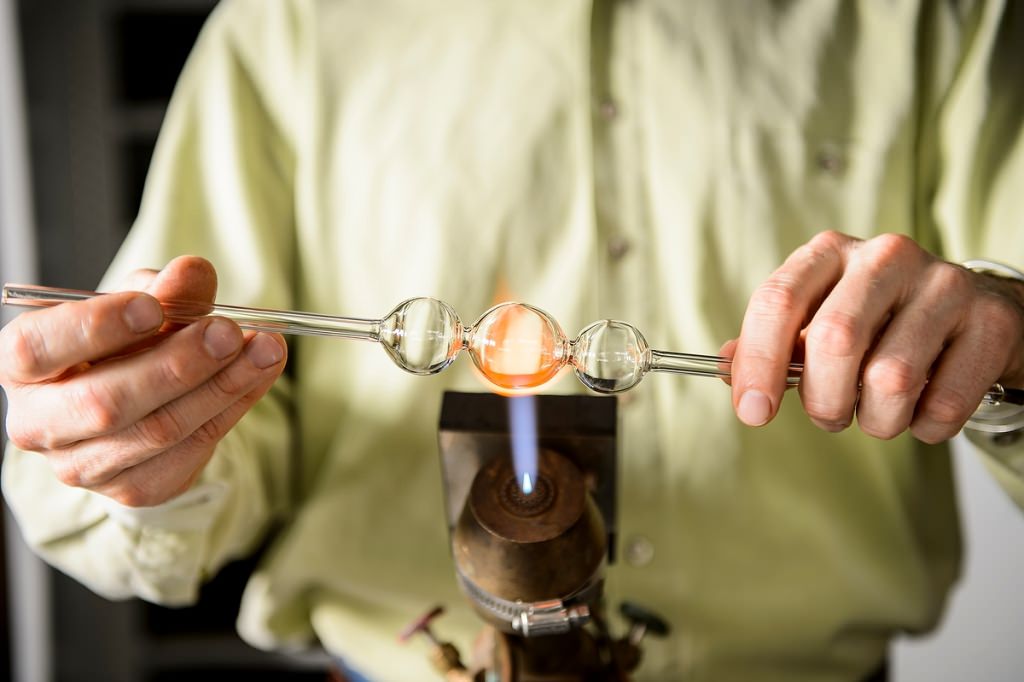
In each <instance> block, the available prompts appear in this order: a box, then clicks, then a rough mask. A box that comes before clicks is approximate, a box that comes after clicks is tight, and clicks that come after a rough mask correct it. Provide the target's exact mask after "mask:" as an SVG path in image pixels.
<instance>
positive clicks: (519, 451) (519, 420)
mask: <svg viewBox="0 0 1024 682" xmlns="http://www.w3.org/2000/svg"><path fill="white" fill-rule="evenodd" d="M508 422H509V431H510V432H511V436H512V464H513V466H514V467H515V470H516V480H517V481H519V484H520V487H521V488H522V490H523V493H525V494H526V495H529V494H530V493H532V492H533V486H534V482H535V481H536V480H537V404H536V401H535V400H534V398H533V396H532V395H522V396H515V397H512V398H509V399H508Z"/></svg>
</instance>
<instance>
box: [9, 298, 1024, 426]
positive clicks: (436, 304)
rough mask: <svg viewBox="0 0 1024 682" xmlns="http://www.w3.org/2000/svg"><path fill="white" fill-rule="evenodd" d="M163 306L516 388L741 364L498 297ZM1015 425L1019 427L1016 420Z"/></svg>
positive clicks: (1006, 395) (991, 415)
mask: <svg viewBox="0 0 1024 682" xmlns="http://www.w3.org/2000/svg"><path fill="white" fill-rule="evenodd" d="M97 295H99V294H97V293H96V292H91V291H76V290H72V289H54V288H50V287H39V286H23V285H12V284H8V285H5V286H4V288H3V299H2V301H3V303H4V304H7V305H17V306H29V307H49V306H54V305H59V304H61V303H67V302H73V301H81V300H85V299H88V298H92V297H93V296H97ZM161 305H162V306H163V309H164V314H165V316H166V319H167V320H168V321H170V322H176V323H180V324H188V323H190V322H194V321H196V320H198V319H200V318H202V317H205V316H207V315H218V316H222V317H226V318H228V319H231V320H234V321H235V322H237V323H238V324H239V326H240V327H242V328H243V329H249V330H255V331H265V332H277V333H281V334H303V335H312V336H329V337H339V338H349V339H362V340H366V341H376V342H378V343H380V345H381V346H382V347H383V348H384V350H385V351H386V352H387V353H388V355H389V356H390V357H391V359H392V360H393V361H394V363H395V364H396V365H398V366H399V367H401V368H402V369H404V370H406V371H407V372H411V373H413V374H436V373H438V372H440V371H442V370H444V369H445V368H446V367H448V365H450V364H451V363H452V362H453V361H454V360H455V358H456V357H457V356H458V354H459V353H460V352H461V351H462V350H463V349H467V350H468V352H469V355H470V357H471V358H472V360H473V363H474V364H475V365H476V366H477V368H478V369H479V370H480V372H481V373H482V374H483V375H484V377H485V378H487V380H488V381H490V382H492V383H493V384H494V385H495V386H498V387H499V388H503V389H506V390H521V389H532V388H537V387H540V386H543V385H544V384H546V383H547V382H549V381H551V380H552V379H553V378H554V377H555V376H556V375H557V374H558V373H559V371H560V370H561V369H562V368H563V367H567V366H570V367H572V368H573V370H574V372H575V373H576V376H577V378H579V380H580V381H581V382H582V383H583V384H584V385H586V386H587V387H588V388H590V389H592V390H594V391H596V392H598V393H620V392H622V391H627V390H629V389H631V388H633V387H634V386H636V385H637V384H639V383H640V381H641V380H642V379H643V377H644V376H645V375H646V374H647V373H648V372H667V373H672V374H688V375H693V376H707V377H717V378H720V379H728V378H729V377H730V375H731V367H732V361H731V360H730V359H728V358H724V357H721V356H717V355H697V354H692V353H677V352H669V351H662V350H654V349H652V348H651V347H650V346H649V345H648V343H647V340H646V339H645V338H644V337H643V334H641V333H640V330H638V329H637V328H636V327H634V326H633V325H631V324H628V323H626V322H620V321H618V320H600V321H598V322H594V323H593V324H591V325H589V326H587V327H586V328H584V329H583V331H581V332H580V333H579V335H578V336H577V337H576V338H575V339H572V340H569V338H568V337H567V336H566V334H565V332H564V331H562V328H561V327H560V326H559V324H558V322H556V321H555V319H554V318H553V317H551V315H549V314H548V313H546V312H545V311H543V310H541V309H540V308H536V307H534V306H531V305H527V304H524V303H501V304H499V305H496V306H494V307H493V308H491V309H490V310H488V311H487V312H485V313H484V314H483V315H481V316H480V317H479V318H478V319H477V321H476V322H475V323H474V324H473V325H472V326H470V327H464V326H463V325H462V322H461V320H460V319H459V316H458V314H457V313H456V312H455V310H454V309H452V307H451V306H449V305H448V304H446V303H444V302H442V301H439V300H437V299H434V298H425V297H421V298H411V299H408V300H406V301H403V302H401V303H399V304H398V305H397V306H396V307H395V308H394V310H392V311H391V312H390V313H388V315H386V316H385V317H383V318H381V319H368V318H358V317H340V316H334V315H321V314H317V313H307V312H297V311H290V310H270V309H263V308H243V307H240V306H231V305H223V304H220V303H200V302H194V301H162V302H161ZM802 371H803V365H801V364H799V363H792V364H790V365H789V371H788V375H787V377H786V383H787V384H788V385H789V386H796V385H797V384H799V383H800V375H801V373H802ZM970 423H971V425H972V426H974V427H975V428H979V429H981V430H986V431H996V432H999V431H1009V430H1013V429H1015V428H1019V427H1020V426H1024V390H1021V389H1011V388H1006V387H1003V386H1001V385H999V384H995V385H993V386H992V387H991V388H990V389H989V391H988V392H987V393H986V394H985V398H984V400H983V401H982V404H981V407H980V408H979V410H978V412H976V413H975V417H974V418H973V419H972V422H970ZM1011 423H1012V424H1015V426H1009V427H1008V426H1007V424H1011Z"/></svg>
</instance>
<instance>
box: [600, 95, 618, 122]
mask: <svg viewBox="0 0 1024 682" xmlns="http://www.w3.org/2000/svg"><path fill="white" fill-rule="evenodd" d="M597 115H598V116H600V117H601V118H602V119H604V120H605V121H614V120H615V119H616V118H618V117H619V105H618V104H616V103H615V100H613V99H612V98H611V97H604V98H602V99H601V100H600V101H599V102H598V103H597Z"/></svg>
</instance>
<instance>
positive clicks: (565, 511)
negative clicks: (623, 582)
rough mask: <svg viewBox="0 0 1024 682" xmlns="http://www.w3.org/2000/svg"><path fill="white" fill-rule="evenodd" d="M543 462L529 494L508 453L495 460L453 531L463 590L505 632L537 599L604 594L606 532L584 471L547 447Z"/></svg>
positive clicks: (569, 600) (567, 601) (579, 598)
mask: <svg viewBox="0 0 1024 682" xmlns="http://www.w3.org/2000/svg"><path fill="white" fill-rule="evenodd" d="M538 464H539V466H538V469H537V480H536V482H535V484H534V491H533V492H532V493H529V494H527V493H524V492H523V491H522V489H521V488H520V487H519V482H518V480H517V479H516V474H515V471H514V470H513V467H512V463H511V458H510V457H495V458H493V459H491V460H490V461H489V462H488V463H487V464H486V465H485V466H484V467H483V468H481V469H480V471H479V472H477V475H476V477H475V478H474V480H473V484H472V487H471V489H470V492H469V495H468V498H467V500H466V505H465V507H464V509H463V511H462V514H461V515H460V517H459V520H458V523H457V524H456V527H455V532H454V537H453V553H454V556H455V562H456V567H457V569H458V573H459V577H460V580H461V582H462V585H463V588H464V590H465V591H466V592H467V593H468V595H469V596H470V598H471V601H472V602H473V604H474V606H475V607H476V608H477V611H478V612H479V613H480V614H481V616H483V617H484V618H485V619H486V620H488V621H489V622H491V623H492V624H495V625H497V626H498V627H500V628H501V629H503V630H505V631H511V630H513V629H515V628H516V627H518V626H516V625H514V623H515V622H517V618H519V617H520V616H521V613H520V612H522V611H524V610H529V609H530V608H532V607H533V606H535V605H536V604H538V603H541V602H543V603H545V604H549V603H551V602H561V603H562V604H566V605H568V604H571V603H585V602H586V601H587V600H588V599H589V598H590V596H591V592H593V594H595V595H596V594H597V593H599V592H600V589H599V585H600V580H601V568H602V566H603V564H604V557H605V554H606V544H605V537H606V535H605V530H604V524H603V522H602V519H601V514H600V512H599V511H598V509H597V506H596V505H595V504H594V501H593V500H592V499H591V497H590V495H589V494H588V492H587V489H586V484H585V479H584V476H583V474H582V473H581V472H580V470H579V468H577V466H576V465H575V464H573V462H572V461H570V460H569V459H568V458H566V457H563V456H562V455H560V454H558V453H556V452H554V451H552V450H541V452H540V461H539V463H538ZM567 608H568V607H567ZM567 617H568V616H567Z"/></svg>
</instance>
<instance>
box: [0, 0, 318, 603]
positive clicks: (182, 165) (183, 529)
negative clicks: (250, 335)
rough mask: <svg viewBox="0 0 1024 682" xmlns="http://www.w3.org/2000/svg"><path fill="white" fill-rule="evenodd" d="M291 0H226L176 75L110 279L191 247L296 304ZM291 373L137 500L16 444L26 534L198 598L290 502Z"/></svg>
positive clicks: (119, 577) (250, 292)
mask: <svg viewBox="0 0 1024 682" xmlns="http://www.w3.org/2000/svg"><path fill="white" fill-rule="evenodd" d="M301 23H302V22H301V21H300V20H299V18H298V12H297V11H296V9H295V7H294V6H293V4H292V3H285V2H278V1H277V0H249V1H248V2H227V3H222V4H221V5H220V6H219V7H218V9H217V10H216V11H215V12H214V14H213V15H212V16H211V18H210V20H209V21H208V22H207V25H206V26H205V27H204V29H203V31H202V34H201V36H200V38H199V40H198V42H197V44H196V46H195V48H194V49H193V52H192V54H191V56H190V58H189V61H188V63H187V65H186V67H185V69H184V71H183V73H182V76H181V78H180V80H179V83H178V85H177V87H176V89H175V93H174V96H173V98H172V101H171V104H170V107H169V109H168V113H167V118H166V120H165V122H164V125H163V128H162V130H161V135H160V140H159V142H158V144H157V148H156V150H155V153H154V158H153V163H152V166H151V170H150V174H149V177H148V178H147V182H146V191H145V194H144V197H143V203H142V207H141V210H140V214H139V216H138V219H137V221H136V223H135V225H134V227H133V229H132V232H131V233H130V235H129V236H128V238H127V240H126V241H125V243H124V245H123V247H122V249H121V250H120V252H119V254H118V255H117V257H116V258H115V260H114V263H113V265H112V266H111V268H110V270H109V272H108V274H107V276H106V278H105V280H104V283H103V284H102V285H101V288H104V287H110V286H111V285H113V284H114V283H116V282H118V281H120V280H121V279H122V278H123V277H124V276H125V275H126V274H127V273H128V272H129V271H131V270H133V269H135V268H140V267H152V268H160V267H162V266H163V265H164V264H165V263H166V262H167V261H169V260H170V259H171V258H173V257H175V256H177V255H181V254H186V253H188V254H197V255H201V256H203V257H205V258H207V259H209V260H210V261H212V262H213V264H214V266H215V267H216V268H217V272H218V278H219V294H218V297H219V299H220V300H222V301H226V302H230V303H234V304H239V305H258V306H262V307H283V308H288V307H292V306H291V305H290V303H291V299H292V284H293V278H292V273H293V264H292V258H293V253H294V249H293V247H292V244H293V241H294V222H295V217H294V210H293V206H294V199H293V197H294V191H293V179H294V165H295V164H294V159H295V145H296V137H295V135H294V133H293V130H294V129H293V128H292V126H294V125H295V123H294V121H295V116H296V112H298V111H299V110H300V109H301V108H302V106H303V101H302V97H301V95H300V94H299V92H298V91H299V89H300V87H301V83H302V79H301V78H297V77H295V75H294V72H295V70H296V69H297V61H298V60H299V52H298V48H297V45H298V44H299V43H300V42H301V39H300V35H299V34H300V32H301V30H300V28H299V27H300V25H301ZM289 393H290V388H289V381H288V378H287V376H284V377H282V378H281V379H280V380H279V381H278V383H277V384H276V385H275V386H274V388H272V389H271V391H270V393H268V395H267V396H266V397H265V398H264V399H263V400H261V401H260V402H259V403H258V404H257V405H256V406H255V407H254V408H253V409H252V410H251V411H250V412H249V414H247V415H246V417H245V418H243V420H242V421H241V422H239V424H238V425H237V426H236V427H235V428H234V429H233V430H232V431H231V432H230V433H229V434H228V435H227V437H225V438H224V439H223V441H222V442H221V443H220V444H219V445H218V448H217V452H216V453H215V455H214V457H213V458H212V459H211V461H210V463H209V464H208V465H207V466H206V468H205V469H204V471H203V473H202V475H201V476H200V478H199V479H198V481H197V483H196V485H195V486H194V487H193V488H192V489H190V490H189V491H188V492H186V493H185V494H183V495H181V496H179V497H177V498H175V499H173V500H171V501H169V502H167V503H165V504H162V505H160V506H158V507H152V508H144V509H131V508H127V507H122V506H121V505H119V504H117V503H115V502H113V501H112V500H110V499H108V498H105V497H103V496H101V495H97V494H94V493H91V492H88V491H85V490H82V489H76V488H69V487H66V486H64V485H63V484H61V483H60V482H59V481H57V480H56V478H55V477H54V476H53V474H52V473H51V471H50V468H49V466H48V465H47V463H46V462H45V460H44V458H43V457H41V456H40V455H38V454H35V453H27V452H21V451H18V450H17V449H15V448H13V447H8V450H7V453H6V457H5V461H4V469H3V487H4V495H5V497H6V499H7V501H8V503H9V504H10V506H11V508H12V511H13V512H14V515H15V517H16V518H17V520H18V522H19V524H20V527H21V529H22V532H23V534H24V536H25V539H26V541H27V542H28V543H29V545H30V546H32V547H33V548H34V549H35V550H36V551H37V552H38V553H39V554H40V555H41V556H43V558H45V559H46V560H48V561H49V562H51V563H52V564H54V565H55V566H57V567H58V568H59V569H61V570H62V571H64V572H66V573H68V574H70V575H72V576H73V577H75V578H76V579H78V580H80V581H81V582H83V583H85V584H86V585H88V586H89V587H91V588H92V589H94V590H95V591H96V592H98V593H100V594H102V595H104V596H107V597H111V598H123V597H129V596H133V595H134V596H141V597H143V598H145V599H149V600H151V601H156V602H162V603H170V604H182V603H188V602H191V601H194V600H195V598H196V597H197V594H198V588H199V586H200V585H201V583H202V581H203V580H204V578H206V577H208V576H210V575H211V574H213V573H214V572H215V571H216V570H217V569H218V568H219V567H220V566H221V565H222V564H224V563H225V562H227V561H229V560H231V559H232V558H236V557H239V556H242V555H245V554H246V553H249V552H251V551H252V550H253V549H254V548H255V547H256V546H258V544H259V543H260V542H261V540H262V539H263V538H264V536H265V534H266V532H267V530H268V529H269V528H271V527H272V526H273V525H274V524H275V523H276V522H277V521H279V520H280V519H281V518H283V516H284V515H285V514H286V513H287V510H288V507H289V505H290V504H291V499H290V498H291V490H292V487H293V486H292V485H291V481H292V476H293V474H294V455H293V450H294V449H293V447H292V439H291V433H290V419H289V414H290V407H289Z"/></svg>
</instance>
